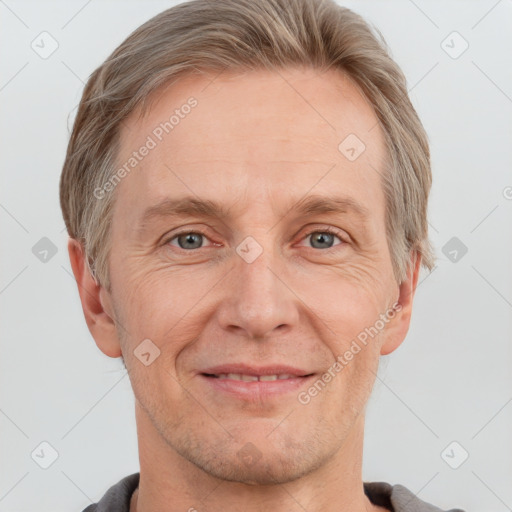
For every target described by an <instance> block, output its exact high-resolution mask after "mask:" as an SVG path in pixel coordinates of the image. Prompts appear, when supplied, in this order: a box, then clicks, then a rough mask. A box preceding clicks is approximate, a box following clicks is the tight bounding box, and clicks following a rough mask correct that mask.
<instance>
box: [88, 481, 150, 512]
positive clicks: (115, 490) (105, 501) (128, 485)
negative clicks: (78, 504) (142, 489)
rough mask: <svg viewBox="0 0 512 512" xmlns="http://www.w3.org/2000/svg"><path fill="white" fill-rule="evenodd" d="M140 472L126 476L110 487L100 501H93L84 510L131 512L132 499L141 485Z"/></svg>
mask: <svg viewBox="0 0 512 512" xmlns="http://www.w3.org/2000/svg"><path fill="white" fill-rule="evenodd" d="M139 476H140V473H133V474H131V475H128V476H125V477H124V478H122V479H121V480H119V482H117V483H116V484H114V485H112V486H111V487H109V489H108V490H107V491H106V492H105V494H104V495H103V497H102V498H101V499H100V501H98V503H93V504H91V505H89V506H88V507H87V508H85V509H84V510H83V511H82V512H107V511H109V512H129V511H130V499H131V497H132V494H133V493H134V491H135V489H137V486H138V485H139Z"/></svg>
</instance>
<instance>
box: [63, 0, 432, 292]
mask: <svg viewBox="0 0 512 512" xmlns="http://www.w3.org/2000/svg"><path fill="white" fill-rule="evenodd" d="M372 30H373V32H372ZM297 65H300V66H309V67H312V68H317V69H322V70H325V69H327V68H331V67H334V68H337V69H341V70H342V71H344V73H346V74H347V75H348V76H349V77H350V78H351V79H352V81H353V82H355V84H356V85H357V86H358V87H359V88H360V89H361V91H362V92H363V94H364V95H365V97H366V98H367V100H368V101H369V102H370V103H371V104H372V105H373V108H374V110H375V113H376V115H377V117H378V119H379V123H380V125H381V128H382V130H383V132H384V135H385V141H386V146H387V159H386V162H385V169H384V172H383V173H382V185H383V190H384V193H385V197H386V231H387V233H386V235H387V240H388V246H389V250H390V254H391V260H392V264H393V270H394V275H395V278H396V280H397V281H398V282H399V283H401V282H402V281H403V280H404V279H405V278H406V277H407V271H408V270H409V265H410V262H411V251H415V252H416V254H417V255H418V256H420V257H421V260H422V265H423V266H424V267H426V268H428V269H429V270H432V268H433V266H434V261H435V256H434V251H433V249H432V246H431V244H430V241H429V239H428V221H427V203H428V195H429V192H430V188H431V182H432V175H431V170H430V152H429V146H428V138H427V135H426V133H425V130H424V128H423V126H422V124H421V122H420V120H419V118H418V115H417V113H416V111H415V109H414V107H413V106H412V104H411V102H410V99H409V97H408V93H407V85H406V79H405V77H404V75H403V73H402V71H401V70H400V68H399V66H398V65H397V64H396V63H395V62H394V60H393V59H392V58H391V56H390V54H389V50H388V48H387V45H386V43H385V41H384V38H383V37H382V35H381V33H380V32H379V31H378V30H377V29H375V28H373V29H372V27H370V26H369V25H368V24H367V23H366V22H365V21H364V20H363V18H362V17H361V16H359V15H358V14H356V13H355V12H353V11H351V10H350V9H347V8H345V7H341V6H339V5H337V4H336V3H335V2H334V1H333V0H258V1H254V0H215V1H211V0H193V1H189V2H185V3H182V4H178V5H176V6H175V7H172V8H170V9H168V10H166V11H163V12H162V13H160V14H158V15H157V16H155V17H153V18H151V19H150V20H149V21H147V22H146V23H144V24H143V25H141V26H140V27H139V28H137V29H136V30H135V31H134V32H132V33H131V34H130V35H129V36H128V38H127V39H126V40H125V41H124V42H123V43H121V45H120V46H119V47H118V48H116V49H115V50H114V52H113V53H112V54H111V55H110V56H109V57H108V58H107V59H106V61H105V62H104V63H103V64H102V65H101V66H100V67H99V68H97V69H96V70H95V71H94V72H93V73H92V74H91V76H90V77H89V79H88V81H87V84H86V85H85V89H84V91H83V94H82V98H81V101H80V105H79V108H78V113H77V116H76V119H75V121H74V125H73V130H72V133H71V137H70V140H69V144H68V148H67V153H66V159H65V162H64V166H63V170H62V175H61V180H60V204H61V208H62V212H63V216H64V220H65V223H66V228H67V230H68V234H69V236H70V237H72V238H74V239H76V240H78V241H79V242H80V243H81V244H82V246H83V248H84V251H85V254H86V260H87V265H88V266H89V270H90V271H91V274H92V275H93V276H94V278H95V279H96V281H97V283H101V284H102V285H103V286H104V287H105V288H106V289H107V290H109V291H110V285H111V283H110V273H109V268H108V259H109V254H110V247H111V240H110V236H109V235H110V227H111V220H112V206H113V201H114V197H115V194H114V191H111V192H109V193H107V194H106V195H105V197H103V198H102V199H97V197H96V196H95V194H94V191H95V190H96V189H97V188H98V187H101V186H102V184H104V183H105V182H106V181H108V180H109V178H111V177H112V176H113V174H114V173H115V171H116V165H117V163H116V156H117V151H118V149H119V142H120V141H119V132H120V125H121V123H122V121H123V119H125V118H126V117H127V116H128V115H129V114H130V113H132V112H134V111H135V110H136V109H137V108H139V109H140V112H141V113H142V112H144V111H145V110H146V109H147V108H148V104H149V102H150V94H151V93H152V92H154V91H155V90H156V89H157V88H158V87H159V86H161V85H163V84H169V83H172V81H173V79H175V78H176V77H178V76H179V75H181V74H182V73H187V72H188V73H194V72H197V71H198V70H213V71H216V70H218V71H219V72H220V71H222V70H225V69H229V70H238V69H240V70H241V71H242V70H251V69H261V68H266V69H269V70H272V69H279V68H281V69H282V68H285V67H292V66H297Z"/></svg>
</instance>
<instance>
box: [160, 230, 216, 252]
mask: <svg viewBox="0 0 512 512" xmlns="http://www.w3.org/2000/svg"><path fill="white" fill-rule="evenodd" d="M203 239H208V238H207V236H206V235H205V234H204V233H202V232H200V231H183V232H182V233H178V234H176V235H173V236H172V237H171V238H169V239H168V240H166V241H165V242H164V245H166V244H171V245H174V246H175V247H176V244H173V243H172V242H173V241H174V240H176V242H177V244H178V245H177V247H179V248H180V249H183V250H186V251H187V250H190V249H200V248H201V247H204V246H203Z"/></svg>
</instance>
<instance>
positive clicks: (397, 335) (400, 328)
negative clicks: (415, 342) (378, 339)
mask: <svg viewBox="0 0 512 512" xmlns="http://www.w3.org/2000/svg"><path fill="white" fill-rule="evenodd" d="M420 264H421V256H420V255H419V254H418V253H417V252H416V251H413V252H412V253H411V259H410V265H409V270H408V273H407V278H406V279H405V281H403V282H402V283H401V284H400V285H399V290H400V295H399V297H398V301H397V302H398V303H399V304H400V306H401V308H400V310H399V311H397V312H396V313H395V316H394V317H393V318H392V319H390V321H389V323H388V325H387V327H386V329H385V331H384V332H385V341H384V343H383V344H382V347H381V350H380V353H381V355H383V356H384V355H386V354H390V353H391V352H393V351H394V350H396V349H397V348H398V347H399V346H400V344H401V343H402V341H404V339H405V336H406V335H407V332H408V331H409V324H410V322H411V315H412V303H413V299H414V293H415V292H416V285H417V283H418V276H419V273H420ZM397 310H398V307H397Z"/></svg>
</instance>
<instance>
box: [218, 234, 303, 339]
mask: <svg viewBox="0 0 512 512" xmlns="http://www.w3.org/2000/svg"><path fill="white" fill-rule="evenodd" d="M272 244H273V242H272V236H271V234H268V233H267V235H265V236H263V235H261V236H259V237H258V240H256V238H255V237H252V236H248V237H246V238H245V239H244V240H243V241H242V242H241V243H240V244H239V245H238V246H237V247H236V249H235V251H236V257H235V260H234V262H233V265H234V269H233V271H232V272H231V285H230V287H229V290H228V293H229V297H226V298H225V299H226V300H225V306H226V305H227V306H226V307H225V308H224V309H223V315H222V319H221V321H222V323H223V327H224V328H230V329H234V328H235V327H237V328H239V329H243V330H244V331H245V334H246V335H247V336H249V337H254V338H262V337H266V336H269V335H271V333H272V331H273V330H274V329H277V328H278V327H281V328H283V327H282V326H290V325H291V324H292V323H293V322H294V321H295V319H296V318H295V314H296V313H295V311H294V305H293V301H292V299H291V296H290V295H291V294H290V292H289V290H288V289H287V287H286V286H285V284H284V283H283V282H282V281H281V279H280V277H278V269H279V268H280V267H281V263H282V262H280V261H279V251H276V250H275V248H274V246H273V245H272Z"/></svg>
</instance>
